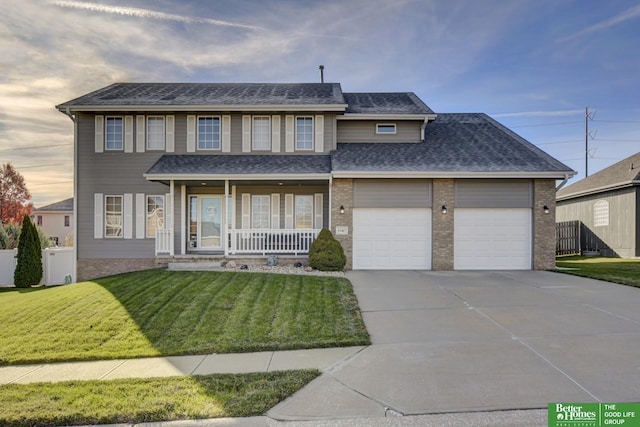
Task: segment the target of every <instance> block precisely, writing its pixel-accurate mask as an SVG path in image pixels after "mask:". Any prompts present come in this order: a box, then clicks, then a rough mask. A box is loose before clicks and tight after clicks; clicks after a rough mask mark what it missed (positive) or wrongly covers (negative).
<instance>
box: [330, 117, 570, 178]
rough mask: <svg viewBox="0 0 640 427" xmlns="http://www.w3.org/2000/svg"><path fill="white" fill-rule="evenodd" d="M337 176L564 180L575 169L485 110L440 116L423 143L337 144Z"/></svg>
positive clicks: (427, 130)
mask: <svg viewBox="0 0 640 427" xmlns="http://www.w3.org/2000/svg"><path fill="white" fill-rule="evenodd" d="M332 167H333V172H334V176H337V177H340V176H344V177H348V176H353V177H355V176H363V175H366V174H367V173H372V174H373V173H378V172H382V173H383V174H384V173H387V174H389V175H393V174H394V173H395V174H399V175H401V174H403V173H416V172H423V173H425V174H428V175H430V176H435V175H438V176H451V177H463V176H465V174H467V173H469V174H470V175H474V176H478V174H481V175H483V176H486V177H492V176H495V177H507V176H509V177H521V176H527V177H533V176H536V177H548V178H564V177H565V175H569V176H572V175H574V174H575V173H576V172H575V171H573V170H572V169H571V168H569V167H568V166H566V165H564V164H563V163H561V162H559V161H558V160H556V159H554V158H553V157H551V156H550V155H548V154H547V153H545V152H544V151H542V150H540V149H539V148H537V147H536V146H534V145H533V144H531V143H530V142H528V141H527V140H525V139H524V138H522V137H521V136H519V135H517V134H516V133H514V132H512V131H511V130H509V129H508V128H506V127H504V126H503V125H501V124H500V123H498V122H497V121H495V120H493V119H492V118H490V117H489V116H487V115H486V114H482V113H471V114H457V113H454V114H438V116H437V118H436V119H435V121H433V122H431V123H429V125H428V126H427V127H426V128H425V140H424V142H423V143H349V144H338V149H337V150H336V151H335V152H334V153H333V155H332Z"/></svg>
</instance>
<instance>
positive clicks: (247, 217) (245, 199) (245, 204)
mask: <svg viewBox="0 0 640 427" xmlns="http://www.w3.org/2000/svg"><path fill="white" fill-rule="evenodd" d="M241 227H242V229H243V230H248V229H249V228H251V194H248V193H245V194H243V195H242V222H241Z"/></svg>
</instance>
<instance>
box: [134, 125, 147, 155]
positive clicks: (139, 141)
mask: <svg viewBox="0 0 640 427" xmlns="http://www.w3.org/2000/svg"><path fill="white" fill-rule="evenodd" d="M145 126H146V123H145V120H144V116H136V151H137V152H138V153H144V149H145V146H146V142H145V138H144V135H145Z"/></svg>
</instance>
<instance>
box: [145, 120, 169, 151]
mask: <svg viewBox="0 0 640 427" xmlns="http://www.w3.org/2000/svg"><path fill="white" fill-rule="evenodd" d="M164 133H165V126H164V117H162V116H149V117H147V150H164V146H165V145H164V139H165V138H164Z"/></svg>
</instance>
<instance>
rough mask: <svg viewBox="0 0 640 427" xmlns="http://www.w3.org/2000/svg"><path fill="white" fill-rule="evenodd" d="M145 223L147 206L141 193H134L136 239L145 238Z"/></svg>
mask: <svg viewBox="0 0 640 427" xmlns="http://www.w3.org/2000/svg"><path fill="white" fill-rule="evenodd" d="M146 222H147V206H146V203H145V197H144V194H142V193H136V239H144V238H145V237H146V233H145V226H146Z"/></svg>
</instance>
